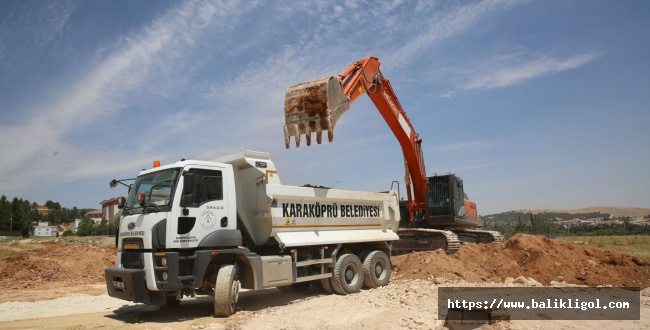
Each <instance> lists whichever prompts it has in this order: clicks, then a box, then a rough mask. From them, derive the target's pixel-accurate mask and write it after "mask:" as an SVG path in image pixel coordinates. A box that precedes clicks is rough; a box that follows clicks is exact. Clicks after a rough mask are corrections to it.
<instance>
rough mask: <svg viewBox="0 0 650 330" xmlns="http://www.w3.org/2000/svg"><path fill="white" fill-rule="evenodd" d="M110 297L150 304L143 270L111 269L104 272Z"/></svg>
mask: <svg viewBox="0 0 650 330" xmlns="http://www.w3.org/2000/svg"><path fill="white" fill-rule="evenodd" d="M104 275H105V277H106V289H107V290H108V295H109V296H111V297H113V298H118V299H122V300H128V301H133V302H136V303H145V304H146V303H149V300H150V299H149V294H148V292H147V284H146V283H145V280H144V270H143V269H123V268H109V269H106V270H105V271H104Z"/></svg>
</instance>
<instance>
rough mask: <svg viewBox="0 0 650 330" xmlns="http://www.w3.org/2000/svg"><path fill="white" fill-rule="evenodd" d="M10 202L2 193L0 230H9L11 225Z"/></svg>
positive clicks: (0, 199) (0, 200)
mask: <svg viewBox="0 0 650 330" xmlns="http://www.w3.org/2000/svg"><path fill="white" fill-rule="evenodd" d="M12 217H13V213H12V212H11V202H9V201H8V200H7V196H5V195H2V197H1V198H0V231H9V230H11V227H12V221H13V220H12Z"/></svg>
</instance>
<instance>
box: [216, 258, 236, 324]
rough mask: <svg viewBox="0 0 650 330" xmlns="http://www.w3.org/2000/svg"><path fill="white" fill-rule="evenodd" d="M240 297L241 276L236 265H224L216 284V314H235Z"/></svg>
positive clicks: (224, 315)
mask: <svg viewBox="0 0 650 330" xmlns="http://www.w3.org/2000/svg"><path fill="white" fill-rule="evenodd" d="M238 299H239V276H238V275H237V268H235V265H223V266H221V268H219V273H218V274H217V281H216V283H215V285H214V314H215V315H216V316H219V317H228V316H230V315H232V314H235V309H236V307H237V300H238Z"/></svg>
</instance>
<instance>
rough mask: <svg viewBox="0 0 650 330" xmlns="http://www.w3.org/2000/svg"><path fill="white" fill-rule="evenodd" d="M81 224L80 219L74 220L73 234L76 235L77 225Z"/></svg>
mask: <svg viewBox="0 0 650 330" xmlns="http://www.w3.org/2000/svg"><path fill="white" fill-rule="evenodd" d="M80 224H81V219H74V233H75V234H76V233H77V230H79V225H80Z"/></svg>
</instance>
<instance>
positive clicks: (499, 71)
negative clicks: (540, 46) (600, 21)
mask: <svg viewBox="0 0 650 330" xmlns="http://www.w3.org/2000/svg"><path fill="white" fill-rule="evenodd" d="M599 57H600V55H599V54H597V53H584V54H578V55H573V56H570V57H567V58H553V57H550V56H540V57H537V58H532V59H521V58H520V56H516V57H515V58H510V57H508V59H509V61H507V62H503V61H498V62H496V63H491V64H490V65H485V63H484V64H482V65H480V66H478V67H476V68H474V69H475V70H471V71H473V72H478V74H476V75H473V76H471V77H468V81H467V82H466V83H464V84H463V85H462V87H461V89H463V90H472V89H492V88H502V87H507V86H512V85H517V84H521V83H523V82H525V81H528V80H531V79H534V78H538V77H541V76H545V75H549V74H553V73H559V72H562V71H567V70H573V69H577V68H579V67H581V66H583V65H585V64H587V63H589V62H592V61H594V60H596V59H598V58H599ZM481 68H484V69H483V70H481Z"/></svg>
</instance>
